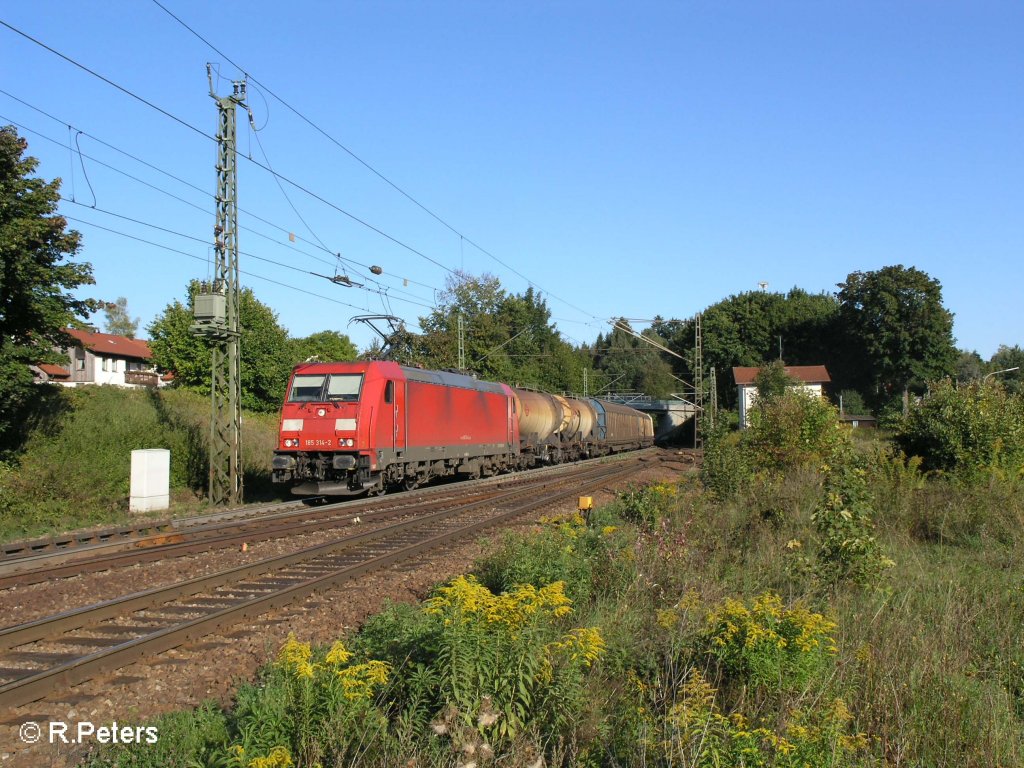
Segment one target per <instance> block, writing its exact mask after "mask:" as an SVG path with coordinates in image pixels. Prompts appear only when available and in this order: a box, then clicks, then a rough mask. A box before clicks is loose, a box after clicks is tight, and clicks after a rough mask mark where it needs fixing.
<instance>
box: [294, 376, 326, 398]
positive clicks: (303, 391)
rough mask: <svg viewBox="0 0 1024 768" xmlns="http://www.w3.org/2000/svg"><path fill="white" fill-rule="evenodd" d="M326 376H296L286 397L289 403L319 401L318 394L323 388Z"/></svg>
mask: <svg viewBox="0 0 1024 768" xmlns="http://www.w3.org/2000/svg"><path fill="white" fill-rule="evenodd" d="M326 378H327V377H326V376H296V377H295V379H294V381H292V391H291V393H290V394H289V395H288V402H290V403H309V402H315V401H317V400H321V399H322V398H321V397H320V392H321V391H323V388H324V379H326Z"/></svg>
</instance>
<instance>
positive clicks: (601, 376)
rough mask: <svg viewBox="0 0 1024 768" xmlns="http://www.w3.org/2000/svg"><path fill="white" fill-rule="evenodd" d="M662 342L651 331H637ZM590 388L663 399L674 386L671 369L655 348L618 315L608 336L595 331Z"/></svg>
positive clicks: (660, 342)
mask: <svg viewBox="0 0 1024 768" xmlns="http://www.w3.org/2000/svg"><path fill="white" fill-rule="evenodd" d="M640 335H642V336H645V337H648V338H651V340H652V341H654V342H656V343H657V344H659V345H664V343H665V340H664V339H661V338H659V337H658V336H657V334H655V333H654V331H653V330H647V331H644V333H642V334H640ZM594 348H595V353H594V378H593V383H592V386H591V388H592V390H593V391H601V390H602V389H604V388H607V389H609V390H611V391H616V392H642V393H644V394H647V395H650V396H652V397H655V398H665V397H667V396H668V394H669V393H670V392H671V391H672V390H673V388H674V387H675V386H676V385H677V382H676V381H675V380H674V379H673V378H672V368H671V366H670V365H669V364H668V363H666V362H665V360H664V358H663V357H662V353H661V352H659V351H658V349H657V348H655V347H653V346H651V345H650V344H648V343H646V342H644V341H643V340H641V339H638V338H637V337H636V336H635V335H634V333H633V332H632V328H631V327H630V325H629V323H628V322H627V321H626V320H625V319H623V318H620V319H619V320H618V321H617V322H616V324H615V327H614V329H613V330H612V332H611V333H609V334H608V335H607V336H602V335H600V334H598V337H597V340H596V341H595V342H594Z"/></svg>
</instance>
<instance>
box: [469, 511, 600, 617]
mask: <svg viewBox="0 0 1024 768" xmlns="http://www.w3.org/2000/svg"><path fill="white" fill-rule="evenodd" d="M543 525H544V530H545V535H543V536H536V535H523V534H515V533H512V534H508V535H506V536H505V537H504V539H503V541H502V546H501V548H499V549H498V550H497V551H496V552H495V553H494V554H492V555H491V556H490V557H488V558H486V559H485V560H483V561H482V562H480V563H477V565H476V569H475V570H476V574H477V576H478V577H479V579H480V582H481V583H482V584H483V585H484V586H485V587H487V588H488V589H490V590H491V591H492V592H495V593H498V594H500V593H502V592H505V591H507V590H510V589H513V588H515V586H516V585H518V584H529V585H531V586H534V587H537V588H540V587H543V586H544V585H546V584H553V583H555V582H560V583H562V584H564V585H565V591H566V594H568V595H569V597H570V598H571V599H572V600H573V601H574V602H577V603H578V602H582V601H586V600H587V599H588V598H589V597H590V593H591V588H592V583H593V576H594V573H593V565H594V564H593V561H592V560H591V559H590V558H588V557H587V554H588V553H589V552H591V551H592V550H594V549H595V548H600V547H601V546H602V545H603V543H602V542H601V539H600V536H599V534H597V533H595V532H593V531H592V530H591V529H588V528H587V526H586V525H585V524H584V522H583V518H581V517H579V516H578V515H577V516H574V517H572V518H569V519H567V520H566V519H562V518H554V519H550V520H546V521H545V522H543Z"/></svg>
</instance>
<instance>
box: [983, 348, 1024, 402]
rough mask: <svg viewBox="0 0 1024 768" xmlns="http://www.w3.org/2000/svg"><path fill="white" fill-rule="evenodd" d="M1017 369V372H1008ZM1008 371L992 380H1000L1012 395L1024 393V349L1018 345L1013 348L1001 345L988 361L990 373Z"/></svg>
mask: <svg viewBox="0 0 1024 768" xmlns="http://www.w3.org/2000/svg"><path fill="white" fill-rule="evenodd" d="M1009 368H1016V369H1017V370H1015V371H1011V370H1007V369H1009ZM996 371H1006V372H1005V373H998V374H996V375H995V376H993V377H992V378H995V379H998V380H999V381H1000V382H1001V383H1002V385H1003V386H1004V387H1006V390H1007V391H1008V392H1011V393H1015V394H1020V393H1021V392H1024V349H1021V348H1020V347H1019V346H1018V345H1016V344H1015V345H1014V346H1012V347H1009V346H1007V345H1006V344H1000V345H999V349H997V350H996V353H995V354H994V355H992V359H991V360H989V361H988V372H989V373H995V372H996Z"/></svg>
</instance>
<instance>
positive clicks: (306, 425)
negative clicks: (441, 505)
mask: <svg viewBox="0 0 1024 768" xmlns="http://www.w3.org/2000/svg"><path fill="white" fill-rule="evenodd" d="M514 408H515V399H514V395H513V393H512V389H511V388H510V387H508V386H507V385H505V384H494V383H492V382H487V381H479V380H477V379H474V378H472V377H470V376H462V375H460V374H457V373H448V372H444V371H425V370H420V369H417V368H406V367H404V366H400V365H398V364H397V363H390V362H357V363H308V364H304V365H299V366H296V368H295V370H294V372H293V373H292V379H291V381H290V382H289V384H288V394H287V396H286V398H285V402H284V407H283V408H282V409H281V432H280V437H279V443H278V450H277V451H275V454H276V455H275V456H274V461H273V469H274V481H275V482H290V481H292V480H297V481H298V484H297V485H295V486H294V487H293V488H292V492H293V493H296V494H301V495H306V494H319V495H344V494H354V493H362V492H364V491H368V492H371V493H375V492H381V491H383V490H384V489H386V488H387V487H389V486H401V487H405V488H407V489H409V488H414V487H415V486H416V485H418V484H419V483H420V482H423V481H425V480H427V479H429V478H431V477H439V476H444V475H452V474H463V475H466V476H469V477H479V476H481V475H488V474H493V473H494V472H498V471H503V470H508V469H512V468H513V467H515V466H516V458H517V456H518V454H519V423H518V421H517V420H516V418H515V413H514Z"/></svg>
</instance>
